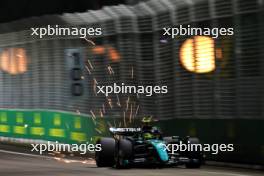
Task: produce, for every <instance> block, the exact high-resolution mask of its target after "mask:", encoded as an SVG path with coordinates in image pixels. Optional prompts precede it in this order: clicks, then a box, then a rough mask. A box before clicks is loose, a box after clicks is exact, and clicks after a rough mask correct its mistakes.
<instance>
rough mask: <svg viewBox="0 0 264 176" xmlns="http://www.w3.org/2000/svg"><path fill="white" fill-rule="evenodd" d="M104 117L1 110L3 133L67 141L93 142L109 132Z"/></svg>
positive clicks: (40, 111)
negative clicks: (97, 137) (94, 117)
mask: <svg viewBox="0 0 264 176" xmlns="http://www.w3.org/2000/svg"><path fill="white" fill-rule="evenodd" d="M107 128H108V127H107V125H106V122H105V121H104V120H103V119H98V120H97V119H92V118H91V117H89V116H87V115H79V114H75V113H69V112H61V111H49V110H0V136H4V137H14V138H27V139H41V140H48V141H58V142H64V143H81V142H91V140H93V139H94V138H95V137H96V136H99V135H105V134H106V133H107Z"/></svg>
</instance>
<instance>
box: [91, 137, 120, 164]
mask: <svg viewBox="0 0 264 176" xmlns="http://www.w3.org/2000/svg"><path fill="white" fill-rule="evenodd" d="M115 143H116V142H115V139H113V138H101V139H99V140H98V141H97V144H100V145H101V149H102V150H101V151H97V152H95V161H96V165H97V166H98V167H112V166H113V165H114V163H115V160H114V159H115V146H116V144H115Z"/></svg>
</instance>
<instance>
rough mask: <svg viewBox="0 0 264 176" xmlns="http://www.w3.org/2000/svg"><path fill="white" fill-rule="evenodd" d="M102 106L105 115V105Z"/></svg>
mask: <svg viewBox="0 0 264 176" xmlns="http://www.w3.org/2000/svg"><path fill="white" fill-rule="evenodd" d="M102 106H103V113H104V114H105V105H104V104H103V105H102Z"/></svg>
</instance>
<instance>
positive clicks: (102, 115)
mask: <svg viewBox="0 0 264 176" xmlns="http://www.w3.org/2000/svg"><path fill="white" fill-rule="evenodd" d="M100 116H101V117H104V114H103V111H102V109H100Z"/></svg>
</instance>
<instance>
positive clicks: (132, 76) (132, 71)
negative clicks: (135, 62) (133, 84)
mask: <svg viewBox="0 0 264 176" xmlns="http://www.w3.org/2000/svg"><path fill="white" fill-rule="evenodd" d="M131 78H132V79H134V68H133V67H132V69H131Z"/></svg>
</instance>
